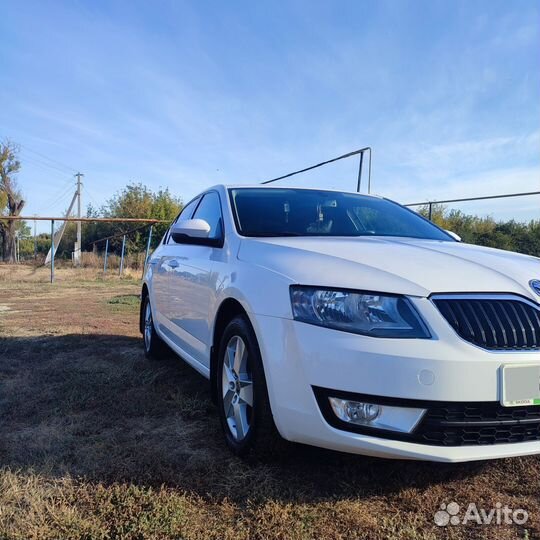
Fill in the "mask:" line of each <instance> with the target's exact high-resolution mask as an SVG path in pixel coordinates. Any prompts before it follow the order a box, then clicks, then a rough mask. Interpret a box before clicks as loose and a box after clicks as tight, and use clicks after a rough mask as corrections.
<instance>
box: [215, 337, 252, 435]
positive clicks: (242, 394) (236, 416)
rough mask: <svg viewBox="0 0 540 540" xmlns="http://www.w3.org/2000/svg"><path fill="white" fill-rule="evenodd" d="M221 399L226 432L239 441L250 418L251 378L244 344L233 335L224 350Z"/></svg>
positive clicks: (247, 427) (246, 430)
mask: <svg viewBox="0 0 540 540" xmlns="http://www.w3.org/2000/svg"><path fill="white" fill-rule="evenodd" d="M222 397H223V410H224V412H225V418H226V420H227V424H228V426H229V431H230V432H231V435H232V436H233V438H234V439H235V440H236V441H241V440H243V439H244V438H245V437H246V436H247V434H248V432H249V430H250V428H251V424H252V419H253V377H252V373H251V369H250V365H249V354H248V351H247V348H246V344H245V342H244V340H243V339H242V338H241V337H240V336H233V337H232V338H231V339H230V340H229V343H228V344H227V347H226V349H225V358H224V359H223V372H222Z"/></svg>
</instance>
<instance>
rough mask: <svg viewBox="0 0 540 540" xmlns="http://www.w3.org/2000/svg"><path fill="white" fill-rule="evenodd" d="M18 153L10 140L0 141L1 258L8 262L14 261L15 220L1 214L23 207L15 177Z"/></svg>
mask: <svg viewBox="0 0 540 540" xmlns="http://www.w3.org/2000/svg"><path fill="white" fill-rule="evenodd" d="M18 153H19V148H18V147H17V146H16V145H15V144H13V143H12V142H11V141H8V140H6V141H4V142H3V143H0V236H1V237H2V253H3V259H4V262H8V263H15V262H16V231H17V222H16V221H15V220H8V219H2V216H18V215H19V214H20V213H21V211H22V209H23V207H24V201H23V199H22V196H21V193H20V191H19V189H18V187H17V181H16V179H15V176H16V174H17V172H18V171H19V169H20V168H21V163H20V161H19V159H18Z"/></svg>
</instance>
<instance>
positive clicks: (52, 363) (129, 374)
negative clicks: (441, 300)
mask: <svg viewBox="0 0 540 540" xmlns="http://www.w3.org/2000/svg"><path fill="white" fill-rule="evenodd" d="M0 430H1V433H2V437H1V438H0V466H1V467H8V468H11V469H20V470H23V471H33V472H36V473H40V474H44V475H50V476H54V477H62V476H65V475H69V476H72V477H84V478H86V479H89V480H92V481H96V482H102V483H104V484H111V483H115V482H130V483H134V484H136V485H140V486H161V485H165V486H168V487H171V488H175V489H181V490H182V491H184V492H189V493H193V494H196V495H199V496H202V497H210V498H212V499H216V498H217V499H220V498H225V497H227V498H228V499H230V500H233V501H238V502H245V501H247V500H251V501H253V500H266V499H273V500H281V501H306V502H308V501H315V500H336V499H343V498H348V497H358V496H362V497H372V496H381V495H393V494H398V493H400V492H402V491H403V490H407V489H410V488H414V489H426V488H428V487H429V486H434V485H438V484H441V485H443V484H445V483H446V482H448V481H449V480H450V479H451V480H453V481H455V480H458V479H460V478H461V479H463V480H464V481H466V482H469V481H470V480H471V478H473V477H475V476H478V475H483V474H488V472H489V471H487V472H486V470H487V469H489V467H492V465H490V464H489V463H469V464H461V465H445V464H437V463H423V462H412V461H408V462H407V461H390V460H382V459H375V458H367V457H363V456H357V455H348V454H341V453H337V452H331V451H325V450H321V449H317V448H313V447H308V446H302V445H290V446H289V448H288V450H287V452H285V453H284V454H283V455H281V456H276V457H275V458H274V459H268V460H266V461H264V462H261V461H256V460H247V461H243V460H241V459H239V458H236V457H234V456H232V455H231V454H230V453H229V451H228V450H227V448H226V446H225V444H224V442H223V438H222V434H221V428H220V425H219V421H218V418H217V411H216V409H215V407H214V405H213V404H212V403H211V400H210V392H209V388H208V382H207V381H206V380H205V379H204V378H203V377H201V376H200V375H199V374H197V373H196V372H195V371H194V370H193V369H191V368H190V367H189V366H187V365H186V364H184V363H183V362H182V361H180V360H179V359H178V358H176V357H175V356H174V355H173V354H172V353H171V354H169V355H166V356H165V357H164V358H163V359H162V360H160V361H151V360H148V359H146V358H145V357H144V354H143V352H142V342H141V339H139V338H136V337H126V336H121V335H101V334H72V335H64V336H48V335H44V336H39V337H21V338H0ZM504 466H505V465H504V461H503V462H498V467H499V468H500V467H504ZM508 466H509V465H508ZM509 467H510V466H509Z"/></svg>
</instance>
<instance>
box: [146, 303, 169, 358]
mask: <svg viewBox="0 0 540 540" xmlns="http://www.w3.org/2000/svg"><path fill="white" fill-rule="evenodd" d="M142 316H143V319H142V323H143V324H142V334H143V346H144V354H145V356H146V358H149V359H150V360H160V359H161V358H163V355H164V354H165V352H166V349H167V347H166V345H165V343H164V342H163V340H162V339H161V338H160V337H159V336H158V335H157V332H156V328H155V326H154V317H153V316H152V306H151V304H150V296H149V295H148V294H147V295H146V296H145V297H144V300H143V305H142Z"/></svg>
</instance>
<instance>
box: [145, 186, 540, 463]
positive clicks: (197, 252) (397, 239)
mask: <svg viewBox="0 0 540 540" xmlns="http://www.w3.org/2000/svg"><path fill="white" fill-rule="evenodd" d="M140 329H141V332H142V334H143V336H144V347H145V351H146V353H147V355H148V356H150V357H156V356H159V355H160V353H161V351H162V349H163V345H164V344H166V345H167V346H168V347H169V348H171V349H172V350H173V351H174V352H175V353H177V354H178V355H179V356H180V357H181V358H182V359H183V360H185V361H186V362H187V363H188V364H190V365H191V366H193V367H194V368H195V369H196V370H197V371H199V372H200V373H201V374H202V375H204V376H205V377H207V378H208V379H209V381H210V385H211V392H212V397H213V399H214V400H215V402H216V404H217V406H218V407H217V408H218V411H219V415H220V418H221V424H222V427H223V432H224V435H225V440H226V442H227V444H228V446H229V447H230V448H231V449H232V450H233V451H234V452H235V453H237V454H239V455H242V454H246V453H251V452H255V453H258V452H265V451H269V450H271V449H272V448H274V447H275V445H279V444H280V441H281V442H282V439H286V440H289V441H294V442H299V443H304V444H309V445H315V446H319V447H324V448H330V449H334V450H340V451H345V452H353V453H358V454H365V455H371V456H380V457H386V458H402V459H424V460H433V461H447V462H456V461H468V460H482V459H491V458H501V457H508V456H520V455H527V454H539V453H540V259H538V258H535V257H530V256H525V255H519V254H516V253H511V252H508V251H501V250H497V249H490V248H485V247H478V246H473V245H467V244H464V243H461V242H459V241H458V237H457V235H455V234H453V233H449V232H446V231H444V230H442V229H440V228H438V227H437V226H435V225H434V224H433V223H431V222H429V221H427V220H426V219H424V218H422V217H421V216H419V215H418V214H416V213H414V212H412V211H410V210H408V209H407V208H405V207H403V206H400V205H399V204H396V203H395V202H392V201H390V200H388V199H384V198H380V197H374V196H366V195H360V194H357V193H343V192H338V191H323V190H317V189H295V188H287V189H283V188H281V187H261V186H255V187H246V186H238V187H234V186H223V185H219V186H215V187H213V188H210V189H209V190H207V191H205V192H204V193H202V194H201V195H199V196H197V197H196V198H195V199H193V200H192V201H191V202H189V203H188V204H187V205H186V206H185V207H184V209H183V210H182V212H181V214H180V215H179V216H178V217H177V219H176V220H175V221H174V223H173V224H172V226H171V227H170V229H169V231H168V232H167V233H166V234H165V236H164V237H163V239H162V241H161V243H160V245H159V247H158V248H157V249H156V250H155V251H154V253H153V254H152V255H151V257H150V259H149V263H148V266H147V269H146V271H145V276H144V283H143V288H142V304H141V318H140Z"/></svg>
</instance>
